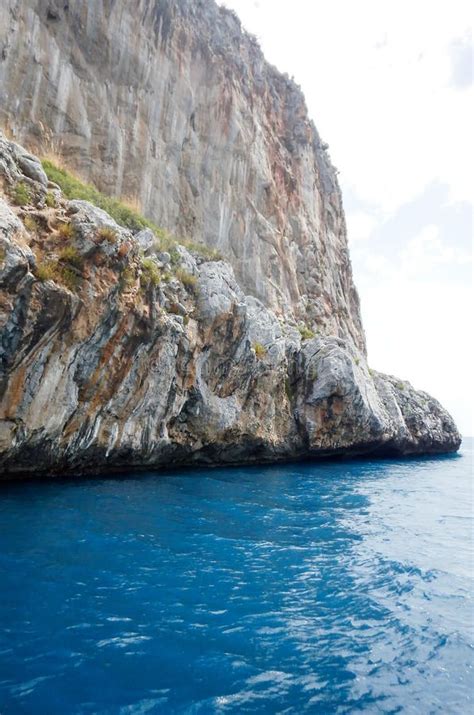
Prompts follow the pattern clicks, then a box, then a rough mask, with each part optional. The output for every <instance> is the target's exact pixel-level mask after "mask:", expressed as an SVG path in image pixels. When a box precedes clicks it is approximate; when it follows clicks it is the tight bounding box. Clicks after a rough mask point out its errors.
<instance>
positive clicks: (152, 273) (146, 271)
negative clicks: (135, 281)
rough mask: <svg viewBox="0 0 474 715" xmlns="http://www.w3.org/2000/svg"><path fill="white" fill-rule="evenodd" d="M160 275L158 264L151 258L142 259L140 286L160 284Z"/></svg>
mask: <svg viewBox="0 0 474 715" xmlns="http://www.w3.org/2000/svg"><path fill="white" fill-rule="evenodd" d="M160 281H161V276H160V271H159V269H158V266H157V265H156V263H155V261H154V260H153V259H152V258H143V259H142V274H141V276H140V284H141V286H142V288H147V287H148V286H150V285H151V286H153V287H156V286H157V285H159V284H160Z"/></svg>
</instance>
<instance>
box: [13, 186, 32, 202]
mask: <svg viewBox="0 0 474 715" xmlns="http://www.w3.org/2000/svg"><path fill="white" fill-rule="evenodd" d="M11 198H12V200H13V203H15V204H16V205H17V206H25V205H26V204H30V203H31V201H32V193H31V190H30V188H29V187H28V186H27V185H26V184H25V182H24V181H19V182H18V183H17V184H16V185H15V187H14V188H13V190H12V193H11Z"/></svg>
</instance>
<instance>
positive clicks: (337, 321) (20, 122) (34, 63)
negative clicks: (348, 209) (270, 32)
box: [0, 0, 365, 352]
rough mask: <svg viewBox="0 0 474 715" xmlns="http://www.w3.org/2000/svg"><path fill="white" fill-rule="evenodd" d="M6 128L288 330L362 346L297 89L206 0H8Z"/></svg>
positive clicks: (1, 41)
mask: <svg viewBox="0 0 474 715" xmlns="http://www.w3.org/2000/svg"><path fill="white" fill-rule="evenodd" d="M0 123H3V124H4V126H8V127H9V129H10V131H11V132H12V133H13V135H14V136H15V137H16V138H17V139H18V140H19V141H20V142H24V143H25V144H26V145H27V146H28V147H30V148H31V147H32V148H36V149H38V150H41V151H43V150H44V149H45V147H46V148H50V145H51V144H52V145H53V148H54V149H55V150H56V151H59V152H60V153H62V154H63V155H64V156H65V157H66V159H67V161H68V163H69V164H70V165H72V166H73V167H75V168H76V169H77V170H79V171H80V173H81V174H82V175H83V176H84V177H85V178H86V179H90V180H91V181H92V182H93V183H94V184H96V185H97V186H98V187H99V188H101V189H103V190H105V191H107V192H109V193H115V194H122V195H126V196H130V197H133V198H135V199H138V200H139V202H140V203H141V205H142V208H143V211H144V213H145V214H146V215H147V216H149V217H151V218H153V219H154V220H156V222H157V223H158V224H159V225H162V226H163V227H164V228H166V229H168V230H169V231H171V232H172V233H173V234H175V235H177V236H184V237H189V238H192V239H193V240H195V241H201V242H204V243H206V244H208V245H209V246H212V247H215V248H218V249H219V250H220V252H221V253H222V254H223V255H224V256H225V257H226V258H227V260H228V261H229V262H230V264H231V265H232V266H233V269H234V271H235V275H236V278H237V281H238V283H239V284H240V285H241V286H242V288H243V289H244V290H245V291H246V292H247V293H250V294H251V295H253V296H255V297H256V298H258V299H259V300H261V301H262V302H263V303H264V304H265V305H266V306H267V307H268V308H270V309H271V310H272V311H273V312H274V313H275V314H276V315H277V316H279V317H280V316H283V317H285V319H286V320H287V322H291V321H292V320H293V319H296V320H297V321H301V322H303V323H305V324H306V325H307V326H309V327H310V328H316V329H317V330H318V331H319V332H320V333H322V334H326V335H334V336H337V337H340V338H343V339H345V340H349V341H351V342H352V343H353V344H354V346H355V347H356V348H358V349H359V350H361V351H362V352H364V350H365V341H364V334H363V330H362V326H361V321H360V315H359V302H358V297H357V293H356V291H355V288H354V285H353V282H352V274H351V266H350V261H349V255H348V250H347V243H346V228H345V222H344V214H343V210H342V203H341V195H340V191H339V187H338V183H337V179H336V172H335V170H334V168H333V167H332V165H331V163H330V160H329V158H328V155H327V152H326V149H325V145H324V144H322V142H321V140H320V137H319V136H318V133H317V131H316V129H315V127H314V125H313V124H312V123H311V121H310V120H309V119H308V115H307V110H306V106H305V102H304V98H303V95H302V93H301V91H300V90H299V88H298V87H297V86H296V85H295V84H294V83H293V82H292V81H290V80H289V79H288V77H286V76H284V75H281V74H280V73H279V72H277V71H276V70H275V69H274V68H273V67H271V66H270V65H268V63H266V62H265V59H264V57H263V56H262V53H261V51H260V49H259V47H258V45H257V43H256V41H255V40H254V39H253V38H252V37H251V36H249V35H248V34H247V33H245V32H244V31H243V30H242V28H241V26H240V23H239V20H238V19H237V18H236V16H235V15H234V14H233V13H231V12H229V11H228V10H225V9H223V8H219V7H218V6H217V5H216V4H215V3H214V2H213V0H134V1H133V2H131V0H113V1H112V0H97V2H95V1H94V2H90V0H73V1H70V2H65V1H64V0H61V2H59V0H2V3H0Z"/></svg>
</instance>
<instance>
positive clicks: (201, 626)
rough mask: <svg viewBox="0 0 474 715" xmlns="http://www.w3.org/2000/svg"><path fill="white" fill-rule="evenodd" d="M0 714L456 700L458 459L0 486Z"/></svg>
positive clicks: (319, 709)
mask: <svg viewBox="0 0 474 715" xmlns="http://www.w3.org/2000/svg"><path fill="white" fill-rule="evenodd" d="M0 519H1V535H0V571H1V573H0V576H1V599H0V629H1V630H0V637H1V642H0V712H1V713H41V714H43V713H44V714H46V713H47V714H48V715H56V714H58V715H63V714H64V713H68V714H70V713H123V714H125V713H127V714H130V713H137V714H138V713H227V712H231V713H238V712H239V713H240V712H259V713H260V712H262V713H266V712H268V713H273V712H290V713H293V712H294V713H302V712H311V713H324V714H326V713H328V714H329V713H354V712H365V713H396V712H403V713H414V714H415V713H416V714H417V715H420V714H423V713H467V712H470V711H471V708H472V688H473V685H474V682H473V674H472V673H473V671H472V664H473V646H472V643H473V621H472V618H473V611H472V567H473V562H472V558H473V551H472V546H473V544H472V521H471V519H472V462H471V443H468V444H467V445H465V446H464V448H463V451H462V453H461V455H460V456H450V457H440V458H436V459H419V460H409V461H345V462H327V463H324V464H293V465H286V466H277V467H263V468H256V467H255V468H246V469H243V468H242V469H216V470H196V471H192V472H191V471H189V472H186V473H169V474H163V473H162V474H159V475H157V474H155V475H133V474H129V475H125V476H124V478H108V479H102V478H101V479H95V480H93V479H87V480H85V479H79V480H77V481H75V482H73V481H69V482H66V481H64V482H43V483H29V484H26V483H23V484H16V485H4V486H2V488H1V491H0Z"/></svg>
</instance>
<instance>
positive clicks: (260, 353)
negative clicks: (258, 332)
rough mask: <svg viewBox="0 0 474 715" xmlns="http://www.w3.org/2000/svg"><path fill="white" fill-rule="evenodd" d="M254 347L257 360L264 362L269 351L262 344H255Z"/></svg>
mask: <svg viewBox="0 0 474 715" xmlns="http://www.w3.org/2000/svg"><path fill="white" fill-rule="evenodd" d="M252 347H253V349H254V351H255V355H256V356H257V358H258V359H259V360H263V358H264V357H265V355H266V354H267V349H266V348H265V347H264V346H263V345H262V343H254V344H253V346H252Z"/></svg>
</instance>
